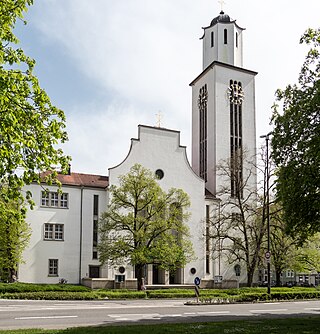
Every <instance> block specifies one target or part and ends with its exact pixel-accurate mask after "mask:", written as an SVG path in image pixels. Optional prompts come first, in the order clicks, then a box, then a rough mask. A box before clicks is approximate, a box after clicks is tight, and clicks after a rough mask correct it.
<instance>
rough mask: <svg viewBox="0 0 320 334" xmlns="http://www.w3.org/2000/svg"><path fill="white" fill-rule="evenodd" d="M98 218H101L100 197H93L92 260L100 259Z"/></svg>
mask: <svg viewBox="0 0 320 334" xmlns="http://www.w3.org/2000/svg"><path fill="white" fill-rule="evenodd" d="M98 218H99V195H93V224H92V246H93V247H92V259H97V258H98V252H97V246H98Z"/></svg>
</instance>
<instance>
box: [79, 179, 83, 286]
mask: <svg viewBox="0 0 320 334" xmlns="http://www.w3.org/2000/svg"><path fill="white" fill-rule="evenodd" d="M82 215H83V186H81V194H80V252H79V284H80V285H81V271H82V224H83V219H82Z"/></svg>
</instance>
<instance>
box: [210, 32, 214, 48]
mask: <svg viewBox="0 0 320 334" xmlns="http://www.w3.org/2000/svg"><path fill="white" fill-rule="evenodd" d="M211 47H212V48H213V47H214V32H213V31H211Z"/></svg>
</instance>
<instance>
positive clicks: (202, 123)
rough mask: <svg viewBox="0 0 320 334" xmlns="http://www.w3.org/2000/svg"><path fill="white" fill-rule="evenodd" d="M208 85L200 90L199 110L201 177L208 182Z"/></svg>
mask: <svg viewBox="0 0 320 334" xmlns="http://www.w3.org/2000/svg"><path fill="white" fill-rule="evenodd" d="M207 101H208V90H207V84H205V85H204V86H203V87H201V88H200V91H199V97H198V108H199V147H200V154H199V166H200V171H199V172H200V177H201V178H202V179H204V180H205V181H206V182H207Z"/></svg>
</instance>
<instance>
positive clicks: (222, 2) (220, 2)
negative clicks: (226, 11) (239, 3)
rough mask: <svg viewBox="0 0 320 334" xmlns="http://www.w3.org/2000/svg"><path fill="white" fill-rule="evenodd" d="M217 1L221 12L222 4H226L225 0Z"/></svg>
mask: <svg viewBox="0 0 320 334" xmlns="http://www.w3.org/2000/svg"><path fill="white" fill-rule="evenodd" d="M218 3H219V4H220V6H221V12H223V5H225V4H226V2H225V1H223V0H219V1H218Z"/></svg>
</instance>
